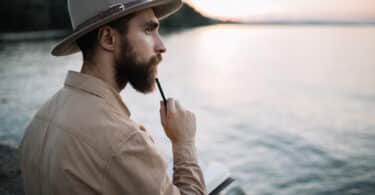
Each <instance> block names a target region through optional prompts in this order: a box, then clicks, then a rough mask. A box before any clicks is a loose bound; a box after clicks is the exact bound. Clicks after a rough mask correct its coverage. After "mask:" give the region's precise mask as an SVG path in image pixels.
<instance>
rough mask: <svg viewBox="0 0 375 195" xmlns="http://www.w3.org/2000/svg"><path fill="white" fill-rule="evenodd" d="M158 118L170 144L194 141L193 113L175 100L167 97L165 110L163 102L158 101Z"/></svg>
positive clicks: (194, 124)
mask: <svg viewBox="0 0 375 195" xmlns="http://www.w3.org/2000/svg"><path fill="white" fill-rule="evenodd" d="M160 119H161V124H162V125H163V128H164V131H165V133H166V134H167V136H168V137H169V139H170V140H171V142H172V144H178V143H191V142H194V141H195V132H196V122H195V115H194V113H192V112H190V111H188V110H185V109H183V108H182V106H181V105H180V104H179V103H178V101H177V100H174V99H172V98H169V99H168V100H167V110H166V108H165V106H164V102H163V101H161V102H160Z"/></svg>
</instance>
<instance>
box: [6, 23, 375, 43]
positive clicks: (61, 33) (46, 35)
mask: <svg viewBox="0 0 375 195" xmlns="http://www.w3.org/2000/svg"><path fill="white" fill-rule="evenodd" d="M211 25H244V26H247V25H259V26H343V27H346V26H348V27H353V26H359V27H361V26H375V23H302V22H301V23H299V22H296V23H293V22H291V23H290V22H289V23H288V22H285V23H284V22H244V23H222V24H220V23H219V24H208V25H207V26H211ZM197 27H201V26H197ZM186 28H187V27H186ZM193 28H194V27H193ZM179 30H181V29H175V30H168V29H165V30H163V31H162V33H170V32H171V31H179ZM70 32H71V31H70V30H66V29H65V30H64V29H62V30H40V31H21V32H6V33H0V42H20V41H38V40H54V39H61V38H63V37H65V36H67V35H68V34H69V33H70Z"/></svg>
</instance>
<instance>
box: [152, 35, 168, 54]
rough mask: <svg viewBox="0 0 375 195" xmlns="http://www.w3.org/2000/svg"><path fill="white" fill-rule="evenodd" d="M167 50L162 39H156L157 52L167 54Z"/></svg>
mask: <svg viewBox="0 0 375 195" xmlns="http://www.w3.org/2000/svg"><path fill="white" fill-rule="evenodd" d="M166 51H167V49H166V48H165V46H164V44H163V41H162V40H161V39H160V37H157V38H156V44H155V52H156V53H158V54H162V53H165V52H166Z"/></svg>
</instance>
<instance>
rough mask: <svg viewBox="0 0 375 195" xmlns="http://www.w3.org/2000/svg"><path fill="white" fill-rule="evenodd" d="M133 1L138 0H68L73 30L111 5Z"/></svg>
mask: <svg viewBox="0 0 375 195" xmlns="http://www.w3.org/2000/svg"><path fill="white" fill-rule="evenodd" d="M134 1H138V0H68V11H69V16H70V21H71V23H72V27H73V30H75V29H76V28H77V26H79V25H80V24H82V23H84V22H85V21H87V20H88V19H90V18H92V17H94V16H96V15H98V14H99V13H101V12H103V11H105V10H107V9H108V8H110V7H111V6H113V5H116V4H120V3H121V4H126V3H129V2H134Z"/></svg>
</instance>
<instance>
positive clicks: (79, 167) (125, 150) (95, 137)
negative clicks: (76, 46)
mask: <svg viewBox="0 0 375 195" xmlns="http://www.w3.org/2000/svg"><path fill="white" fill-rule="evenodd" d="M172 147H173V164H174V167H173V170H174V172H173V181H171V180H170V178H168V176H167V165H166V164H167V163H166V161H165V160H164V159H163V158H162V157H161V155H160V153H159V151H158V149H157V148H156V146H155V143H154V141H153V140H152V138H151V136H150V134H149V133H148V132H147V130H146V129H145V128H144V127H143V126H141V125H138V124H137V123H135V122H133V121H132V120H131V119H130V113H129V111H128V109H127V107H126V105H125V104H124V103H123V102H122V100H121V97H120V96H119V94H118V93H117V92H116V91H115V90H114V89H112V88H111V87H110V86H109V85H107V84H106V83H105V82H103V81H101V80H99V79H97V78H95V77H92V76H89V75H85V74H82V73H77V72H72V71H70V72H69V73H68V76H67V78H66V81H65V86H64V87H63V88H62V89H61V90H60V91H58V92H57V93H56V94H55V95H54V96H53V97H52V98H51V99H50V100H49V101H48V102H47V103H46V104H45V105H44V106H43V107H42V108H41V110H40V111H39V112H38V113H37V114H36V116H35V117H34V118H33V120H32V122H31V123H30V125H29V126H28V128H27V131H26V133H25V135H24V138H23V140H22V143H21V145H20V147H19V149H20V154H21V170H22V176H23V180H24V186H25V192H26V194H27V195H59V194H64V195H85V194H108V195H132V194H134V195H148V194H150V195H157V194H168V195H169V194H170V195H174V194H191V195H193V194H207V192H206V189H205V184H204V180H203V176H202V172H201V170H200V167H199V166H198V163H197V156H196V149H195V146H194V143H186V144H179V145H173V146H172Z"/></svg>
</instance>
